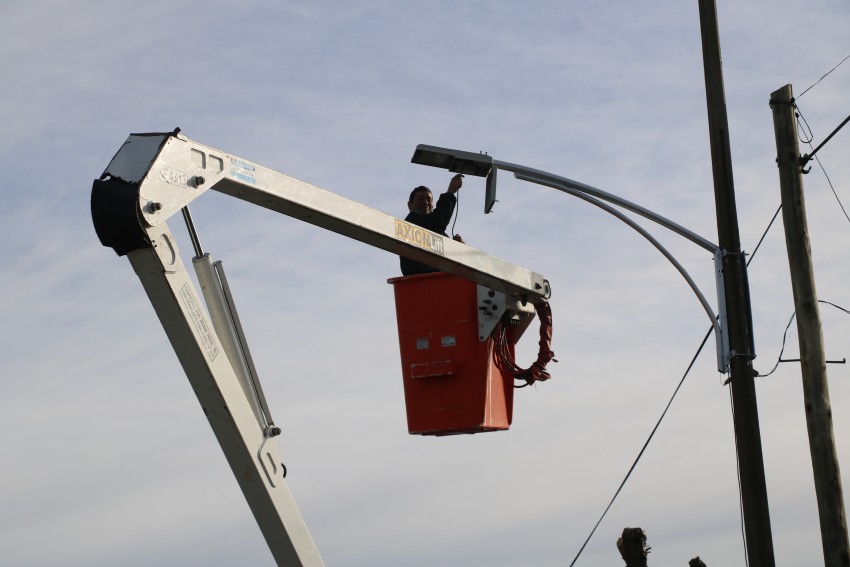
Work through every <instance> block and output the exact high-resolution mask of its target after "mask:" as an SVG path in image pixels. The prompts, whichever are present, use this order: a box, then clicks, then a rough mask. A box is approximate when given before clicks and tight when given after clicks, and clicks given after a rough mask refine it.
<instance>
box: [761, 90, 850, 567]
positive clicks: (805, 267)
mask: <svg viewBox="0 0 850 567" xmlns="http://www.w3.org/2000/svg"><path fill="white" fill-rule="evenodd" d="M793 104H794V98H793V92H792V89H791V85H785V86H784V87H782V88H781V89H779V90H777V91H776V92H774V93H772V94H771V95H770V106H771V108H772V109H773V128H774V133H775V135H776V154H777V158H776V162H777V164H778V165H779V187H780V190H781V192H782V220H783V222H784V224H785V245H786V248H787V249H788V264H789V267H790V269H791V287H792V290H793V293H794V309H795V310H796V313H797V335H798V340H799V343H800V367H801V372H802V375H803V400H804V402H805V408H806V426H807V427H808V431H809V451H810V452H811V456H812V471H813V473H814V478H815V494H816V496H817V501H818V514H819V516H820V531H821V540H822V543H823V558H824V566H825V567H847V566H848V565H850V542H848V538H847V519H846V517H845V514H844V496H843V493H842V489H841V472H840V471H839V467H838V453H837V451H836V449H835V436H834V434H833V428H832V410H831V407H830V402H829V384H828V381H827V375H826V355H825V354H824V349H823V331H822V328H821V320H820V311H819V309H818V299H817V291H816V290H815V275H814V270H813V269H812V254H811V245H810V242H809V228H808V223H807V221H806V201H805V198H804V196H803V172H802V165H801V162H800V146H799V142H798V140H797V117H796V115H795V113H794V106H793Z"/></svg>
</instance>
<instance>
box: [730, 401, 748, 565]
mask: <svg viewBox="0 0 850 567" xmlns="http://www.w3.org/2000/svg"><path fill="white" fill-rule="evenodd" d="M729 408H730V410H731V411H732V423H734V422H735V400H734V398H733V397H732V388H729ZM735 470H736V472H737V473H738V509H739V512H740V516H741V540H742V541H743V542H744V550H745V551H744V565H746V566H747V567H749V565H750V558H749V556H748V555H747V553H746V549H747V530H746V527H745V526H744V485H743V483H742V482H741V463H740V461H738V437H737V436H735Z"/></svg>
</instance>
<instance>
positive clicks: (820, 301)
mask: <svg viewBox="0 0 850 567" xmlns="http://www.w3.org/2000/svg"><path fill="white" fill-rule="evenodd" d="M818 303H825V304H827V305H831V306H832V307H835V308H836V309H840V310H841V311H844V312H845V313H847V314H848V315H850V311H848V310H847V309H844V308H843V307H841V306H839V305H836V304H834V303H832V302H830V301H824V300H823V299H818ZM796 316H797V312H796V311H794V313H792V314H791V319H789V320H788V325H787V326H786V327H785V332H784V333H783V334H782V348H781V349H779V356H778V357H777V359H776V364H774V365H773V368H771V369H770V372H768V373H767V374H757V375H756V376H758V377H759V378H767V377H768V376H770V375H771V374H773V373H774V372H776V369H777V368H779V363H780V362H782V354H783V353H784V352H785V342H786V339H787V337H788V329H790V328H791V323H793V322H794V318H795V317H796Z"/></svg>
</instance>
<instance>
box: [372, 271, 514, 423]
mask: <svg viewBox="0 0 850 567" xmlns="http://www.w3.org/2000/svg"><path fill="white" fill-rule="evenodd" d="M388 283H391V284H393V289H394V291H395V304H396V318H397V320H398V340H399V347H400V351H401V368H402V376H403V379H404V401H405V405H406V407H407V429H408V431H409V432H410V433H411V434H415V435H453V434H459V433H480V432H483V431H498V430H504V429H508V428H509V427H510V425H511V418H512V414H513V397H514V388H513V382H514V381H513V377H511V376H510V375H504V374H503V373H502V372H501V371H500V370H499V369H498V368H497V367H496V364H495V362H494V359H493V343H492V341H490V340H484V341H482V340H479V334H478V332H479V331H478V299H477V286H476V284H475V283H473V282H471V281H468V280H464V279H462V278H458V277H456V276H452V275H449V274H446V273H444V272H435V273H431V274H422V275H416V276H407V277H400V278H393V279H390V280H388ZM510 348H511V351H513V345H511V347H510ZM512 354H513V353H512Z"/></svg>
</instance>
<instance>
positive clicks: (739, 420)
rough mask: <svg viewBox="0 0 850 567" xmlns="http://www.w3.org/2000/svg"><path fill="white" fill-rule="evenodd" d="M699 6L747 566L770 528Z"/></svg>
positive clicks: (710, 61) (749, 340)
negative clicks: (730, 354) (721, 252)
mask: <svg viewBox="0 0 850 567" xmlns="http://www.w3.org/2000/svg"><path fill="white" fill-rule="evenodd" d="M699 11H700V29H701V30H702V53H703V66H704V69H705V93H706V103H707V106H708V127H709V136H710V141H711V163H712V171H713V174H714V195H715V196H714V199H715V205H716V208H717V233H718V245H719V246H720V248H721V249H722V250H723V251H724V257H723V276H724V277H723V281H724V288H725V293H726V309H727V318H728V320H727V328H726V329H725V330H726V332H727V334H728V337H729V348H730V350H731V353H732V357H731V361H730V368H731V370H730V379H731V388H732V403H733V406H734V427H735V438H736V439H737V451H738V468H739V474H740V481H741V504H742V507H743V510H744V532H745V534H746V541H747V556H748V557H749V564H750V565H757V566H758V567H774V565H775V561H774V557H773V538H772V535H771V530H770V512H769V510H768V505H767V485H766V482H765V477H764V457H763V455H762V448H761V433H760V430H759V420H758V407H757V404H756V388H755V376H754V372H753V366H752V359H753V357H754V356H755V353H754V352H753V346H752V345H753V337H752V323H751V321H750V301H749V292H748V290H747V281H746V262H745V261H744V256H743V254H742V253H741V240H740V234H739V231H738V213H737V209H736V205H735V188H734V184H733V182H732V157H731V150H730V148H729V123H728V118H727V115H726V96H725V94H724V89H723V69H722V64H721V58H720V38H719V33H718V27H717V8H716V5H715V2H714V0H699Z"/></svg>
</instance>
